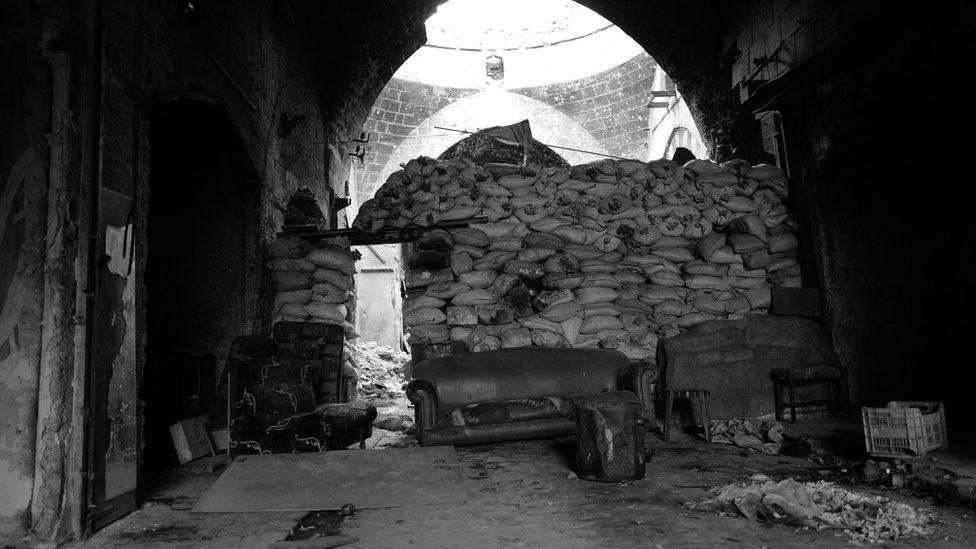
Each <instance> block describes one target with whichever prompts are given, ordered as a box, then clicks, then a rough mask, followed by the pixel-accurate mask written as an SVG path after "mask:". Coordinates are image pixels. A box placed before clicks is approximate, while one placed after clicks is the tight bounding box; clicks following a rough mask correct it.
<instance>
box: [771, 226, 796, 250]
mask: <svg viewBox="0 0 976 549" xmlns="http://www.w3.org/2000/svg"><path fill="white" fill-rule="evenodd" d="M766 245H767V246H768V247H769V251H770V252H772V253H774V254H778V253H783V252H788V251H790V250H795V249H796V248H797V246H798V245H799V241H798V240H797V238H796V235H795V234H793V233H791V232H789V231H783V232H779V233H776V234H773V235H770V236H769V239H768V240H767V241H766Z"/></svg>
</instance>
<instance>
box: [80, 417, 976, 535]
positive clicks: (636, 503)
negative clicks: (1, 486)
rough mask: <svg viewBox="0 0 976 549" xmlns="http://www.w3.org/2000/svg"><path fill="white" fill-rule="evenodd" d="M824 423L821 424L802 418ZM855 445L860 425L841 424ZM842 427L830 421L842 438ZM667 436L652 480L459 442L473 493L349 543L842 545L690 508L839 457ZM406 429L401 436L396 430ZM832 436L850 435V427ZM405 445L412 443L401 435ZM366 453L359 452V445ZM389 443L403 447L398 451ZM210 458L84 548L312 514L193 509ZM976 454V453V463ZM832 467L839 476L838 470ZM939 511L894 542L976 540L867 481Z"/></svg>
mask: <svg viewBox="0 0 976 549" xmlns="http://www.w3.org/2000/svg"><path fill="white" fill-rule="evenodd" d="M804 427H805V429H807V430H811V429H812V430H814V431H816V430H817V428H816V427H815V424H813V423H810V424H807V425H805V426H804V424H802V423H801V424H797V425H796V426H792V429H791V430H792V431H793V432H794V433H799V432H801V431H802V430H803V428H804ZM840 427H842V429H841V431H840V432H842V433H843V432H846V433H847V440H848V442H849V443H853V441H854V439H855V438H856V437H854V436H852V435H851V429H850V426H849V425H841V426H840ZM840 427H838V426H836V425H835V426H833V427H830V425H829V424H827V427H823V426H821V427H820V429H821V430H824V431H825V432H832V433H834V434H835V435H836V433H838V431H837V430H836V429H838V428H840ZM681 436H682V437H683V438H682V440H680V441H678V442H677V443H674V444H664V443H663V442H662V441H661V440H660V439H659V438H658V437H655V436H654V435H650V436H649V437H648V446H649V448H651V449H652V450H653V451H654V453H655V456H654V458H653V460H652V461H651V462H650V463H649V464H648V466H647V477H646V478H645V479H644V480H640V481H636V482H632V483H599V482H592V481H585V480H575V479H569V478H567V476H568V475H569V473H570V472H571V471H572V455H573V440H572V438H571V437H566V438H562V439H546V440H534V441H521V442H510V443H504V444H492V445H478V446H467V447H458V448H457V453H458V458H459V461H460V464H461V474H462V476H463V477H464V479H465V480H464V484H465V490H466V496H467V497H466V500H465V501H464V502H463V503H462V504H455V505H425V506H414V507H401V508H389V509H360V510H357V512H356V513H355V514H354V515H352V516H351V517H348V518H346V519H345V520H344V521H343V522H342V523H341V524H339V525H338V532H337V533H339V534H342V535H346V536H354V537H356V538H358V539H359V542H358V543H354V544H351V545H346V546H344V547H362V548H367V547H368V548H374V547H407V546H413V547H425V548H426V547H451V548H454V547H499V546H515V547H716V546H729V545H742V546H746V547H766V546H768V547H787V546H797V545H800V544H804V545H809V546H813V547H829V546H839V545H844V544H846V543H847V538H846V537H844V536H843V534H840V533H838V532H835V531H828V530H824V531H814V530H797V529H795V528H792V527H788V526H782V525H775V526H771V525H763V524H760V523H757V522H752V521H749V520H747V519H745V518H741V517H732V516H719V515H716V514H712V513H706V512H697V511H689V510H687V509H685V508H684V507H683V506H682V504H683V503H685V502H688V501H696V500H700V499H704V498H706V497H707V496H708V495H709V492H708V489H709V488H710V487H714V486H722V485H725V484H728V483H731V482H742V481H746V480H747V479H748V477H749V476H750V475H753V474H755V473H764V474H766V475H769V476H770V477H772V478H774V479H779V478H786V477H794V478H797V479H798V480H801V479H807V480H812V479H818V478H828V479H838V481H839V482H840V481H841V480H840V479H842V478H843V475H841V474H840V473H839V471H840V469H839V468H840V467H841V465H836V466H833V467H832V466H830V465H824V464H818V463H814V462H811V461H808V460H801V459H796V458H790V457H784V456H766V455H761V454H756V453H749V452H746V451H743V450H740V449H737V448H734V447H730V446H721V445H706V444H704V443H703V442H700V441H698V440H696V439H693V438H691V437H685V436H684V435H681ZM392 438H395V437H392ZM831 440H834V441H841V442H843V441H844V440H845V436H840V437H837V436H835V437H833V438H832V439H831ZM401 443H402V442H401ZM349 451H356V450H349ZM385 451H396V449H395V448H390V449H388V450H385ZM216 461H217V460H216V459H215V458H205V459H202V460H198V461H196V462H193V463H191V464H187V465H185V466H183V467H180V468H178V469H175V470H174V471H173V472H172V475H171V477H170V478H169V479H168V480H167V481H166V482H165V483H164V484H163V485H162V486H161V487H160V489H159V490H157V491H156V492H155V493H154V494H153V495H152V497H151V498H150V500H149V501H147V502H146V504H145V505H144V506H143V507H142V508H141V509H139V510H137V511H136V512H134V513H132V514H131V515H129V516H128V517H126V518H124V519H122V520H120V521H118V522H117V523H115V524H113V525H111V526H109V527H107V528H105V529H104V530H102V531H100V532H98V533H97V534H96V535H95V536H94V537H92V538H91V539H90V540H88V541H87V542H86V543H84V544H82V546H83V547H155V546H166V547H172V546H178V547H262V548H264V547H268V545H269V544H270V543H273V542H275V541H278V540H283V539H285V537H286V536H287V535H288V533H289V529H291V528H292V527H293V526H294V525H295V524H296V523H297V522H298V521H299V519H300V518H301V517H302V515H303V513H249V514H234V513H227V514H195V513H192V512H190V511H189V510H188V509H189V508H190V507H192V505H193V504H194V503H195V502H196V500H197V499H198V498H199V497H200V496H201V495H202V494H203V492H204V491H205V490H206V489H207V487H208V486H209V485H210V484H211V483H212V482H213V481H214V480H215V479H216V478H217V477H218V476H219V474H220V471H219V470H218V471H212V466H213V465H214V464H215V462H216ZM973 463H976V462H973ZM828 471H829V473H828ZM863 491H864V492H868V493H884V495H886V496H888V497H891V498H893V499H896V500H899V501H904V502H906V503H910V504H912V505H915V506H921V507H927V508H932V509H934V510H935V511H936V513H937V517H938V524H937V525H936V527H935V532H934V534H932V535H931V536H929V537H928V538H926V539H910V540H907V541H902V542H896V543H892V544H890V545H888V546H889V547H930V546H940V547H944V546H960V547H962V546H969V547H972V546H976V521H974V520H973V510H972V509H967V508H965V507H960V506H938V505H936V504H935V503H933V501H931V500H927V499H922V498H918V497H913V496H912V495H911V494H909V493H907V490H902V491H893V490H890V489H889V490H883V489H880V488H878V487H870V488H869V487H864V488H863Z"/></svg>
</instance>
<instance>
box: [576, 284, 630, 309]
mask: <svg viewBox="0 0 976 549" xmlns="http://www.w3.org/2000/svg"><path fill="white" fill-rule="evenodd" d="M619 295H620V294H619V293H618V292H617V291H616V290H614V289H612V288H580V289H578V290H576V301H577V302H579V303H580V304H581V305H587V304H590V303H604V302H610V301H613V300H614V299H617V297H618V296H619Z"/></svg>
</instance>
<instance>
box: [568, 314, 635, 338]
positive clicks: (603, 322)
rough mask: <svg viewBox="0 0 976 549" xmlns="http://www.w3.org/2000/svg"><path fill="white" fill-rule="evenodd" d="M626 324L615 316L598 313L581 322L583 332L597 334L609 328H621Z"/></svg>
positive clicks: (581, 331)
mask: <svg viewBox="0 0 976 549" xmlns="http://www.w3.org/2000/svg"><path fill="white" fill-rule="evenodd" d="M623 327H624V325H623V323H622V322H620V319H619V318H617V317H615V316H608V315H598V316H591V317H588V318H584V319H583V322H582V323H581V324H580V330H579V331H580V333H581V334H595V333H599V332H604V331H607V330H620V329H623Z"/></svg>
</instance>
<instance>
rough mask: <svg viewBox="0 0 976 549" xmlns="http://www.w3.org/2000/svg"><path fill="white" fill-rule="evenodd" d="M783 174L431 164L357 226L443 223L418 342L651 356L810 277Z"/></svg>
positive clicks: (392, 187) (419, 252)
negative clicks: (666, 343) (803, 272)
mask: <svg viewBox="0 0 976 549" xmlns="http://www.w3.org/2000/svg"><path fill="white" fill-rule="evenodd" d="M787 189H788V188H787V182H786V178H785V176H784V174H783V172H782V171H781V170H779V169H778V168H776V167H774V166H767V165H758V166H750V165H749V163H747V162H745V161H741V160H735V161H731V162H727V163H725V164H722V165H718V164H715V163H713V162H711V161H708V160H692V161H690V162H688V163H687V164H685V165H684V166H680V165H678V164H675V163H674V162H671V161H668V160H657V161H654V162H650V163H645V162H640V161H632V160H621V161H614V160H609V159H607V160H600V161H597V162H592V163H589V164H584V165H579V166H574V167H572V168H571V169H569V170H565V169H558V168H545V167H538V166H530V167H528V168H522V167H519V166H513V165H504V164H488V165H485V166H484V167H478V166H475V165H473V164H472V163H471V162H469V161H467V160H464V159H455V160H451V161H445V162H441V161H436V160H433V159H430V158H424V157H421V158H418V159H415V160H411V161H410V162H408V163H407V164H406V165H404V167H403V169H402V170H399V171H397V172H395V173H394V174H392V175H390V177H389V178H388V180H387V182H386V184H385V185H383V186H382V187H381V188H380V190H379V191H378V192H377V194H376V196H375V197H374V198H373V199H372V200H370V201H368V202H367V203H366V204H364V205H363V207H362V208H361V209H360V212H359V216H358V217H357V219H356V222H355V224H354V226H356V227H359V228H360V229H362V230H366V231H377V230H379V229H381V228H384V227H406V226H414V225H423V226H430V225H434V224H437V223H439V222H443V221H448V220H463V219H469V218H472V217H476V216H483V217H486V218H487V219H488V221H489V222H488V223H485V224H471V225H470V226H469V227H467V228H461V229H453V230H451V231H449V232H448V231H443V230H436V231H433V232H432V233H428V235H427V236H426V237H425V238H424V239H422V240H421V241H419V242H417V243H416V245H415V246H414V247H413V249H412V251H411V253H410V255H409V257H408V258H407V260H408V263H407V275H406V279H407V287H408V289H409V290H408V292H409V296H408V299H407V300H406V301H405V303H404V322H405V323H406V325H407V327H408V329H409V332H410V336H411V342H414V343H426V344H440V343H446V342H449V341H462V342H464V343H465V345H466V346H467V347H468V349H469V350H471V351H483V350H490V349H496V348H501V347H518V346H527V345H536V346H543V347H566V346H571V347H603V348H614V349H619V350H621V351H623V352H624V353H626V354H628V355H629V356H631V357H632V358H635V359H648V358H651V357H653V356H654V353H655V349H656V346H657V340H658V338H659V337H670V336H672V335H675V334H677V333H678V332H680V331H681V330H683V329H685V328H688V327H690V326H693V325H695V324H697V323H699V322H703V321H706V320H711V319H716V318H740V317H743V316H745V315H749V314H754V313H762V312H765V311H766V310H767V309H768V307H769V300H770V287H771V286H790V287H793V286H799V285H800V267H799V265H798V263H797V260H796V248H797V238H796V235H795V229H796V226H795V223H794V222H793V220H792V218H791V216H790V214H789V211H788V209H787V206H786V200H787V199H788V190H787Z"/></svg>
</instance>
